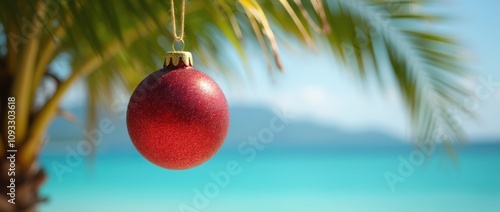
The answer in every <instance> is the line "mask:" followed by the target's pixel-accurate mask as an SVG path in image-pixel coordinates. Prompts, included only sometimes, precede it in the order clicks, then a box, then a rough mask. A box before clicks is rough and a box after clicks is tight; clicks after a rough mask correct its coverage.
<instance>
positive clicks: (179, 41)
mask: <svg viewBox="0 0 500 212" xmlns="http://www.w3.org/2000/svg"><path fill="white" fill-rule="evenodd" d="M176 43H181V45H182V46H181V50H177V49H176V48H175V46H176V45H175V44H176ZM172 50H174V52H176V51H184V40H174V42H172Z"/></svg>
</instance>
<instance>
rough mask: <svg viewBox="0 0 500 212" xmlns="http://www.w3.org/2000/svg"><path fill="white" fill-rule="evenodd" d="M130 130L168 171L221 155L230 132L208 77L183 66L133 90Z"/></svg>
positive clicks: (224, 104) (155, 75) (216, 89)
mask: <svg viewBox="0 0 500 212" xmlns="http://www.w3.org/2000/svg"><path fill="white" fill-rule="evenodd" d="M127 128H128V133H129V135H130V138H131V140H132V142H133V144H134V146H135V147H136V148H137V150H138V151H139V152H140V153H141V154H142V155H143V156H144V157H145V158H146V159H148V160H149V161H151V162H152V163H154V164H156V165H158V166H161V167H164V168H168V169H188V168H192V167H195V166H198V165H200V164H202V163H204V162H205V161H207V160H208V159H210V158H211V157H212V156H213V155H214V154H215V153H216V152H217V150H219V148H220V146H221V145H222V143H223V142H224V139H225V137H226V134H227V131H228V128H229V110H228V105H227V101H226V98H225V96H224V94H223V93H222V90H221V89H220V88H219V86H218V85H217V84H216V83H215V82H214V81H213V80H212V79H211V78H210V77H209V76H207V75H206V74H204V73H202V72H200V71H198V70H196V69H194V68H193V67H191V66H185V65H184V63H182V61H180V63H179V66H177V67H172V66H169V67H166V68H163V69H161V70H158V71H156V72H154V73H152V74H151V75H149V76H148V77H146V78H145V79H144V80H143V81H142V82H141V83H140V84H139V86H138V87H137V88H136V89H135V91H134V92H133V94H132V96H131V99H130V102H129V104H128V110H127Z"/></svg>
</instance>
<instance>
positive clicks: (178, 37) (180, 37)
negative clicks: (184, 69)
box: [170, 0, 186, 51]
mask: <svg viewBox="0 0 500 212" xmlns="http://www.w3.org/2000/svg"><path fill="white" fill-rule="evenodd" d="M170 7H171V15H172V32H173V36H174V42H173V43H172V49H173V50H174V51H176V50H175V42H176V41H180V42H182V50H184V40H183V38H184V16H185V14H186V0H182V5H181V8H182V9H181V18H180V19H181V20H180V22H181V31H180V34H177V25H176V21H175V5H174V0H170Z"/></svg>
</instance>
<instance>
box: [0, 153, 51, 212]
mask: <svg viewBox="0 0 500 212" xmlns="http://www.w3.org/2000/svg"><path fill="white" fill-rule="evenodd" d="M17 165H18V164H16V168H17ZM10 167H11V164H10V161H5V160H4V161H3V162H2V164H1V169H0V170H1V172H2V175H1V177H0V184H1V185H6V186H2V187H1V188H0V190H1V195H0V211H3V212H36V211H37V206H38V204H39V203H40V202H44V201H46V200H47V199H46V198H42V197H40V196H39V189H40V187H41V185H42V184H43V183H44V182H45V181H46V179H47V175H46V174H45V171H44V170H43V169H42V168H41V167H40V166H39V164H38V162H37V161H35V162H33V163H32V164H31V166H30V167H27V169H25V170H23V169H20V170H19V171H17V170H16V173H15V178H11V176H8V174H7V173H8V172H9V168H10ZM21 168H22V167H21ZM11 179H15V182H12V180H11ZM9 201H10V202H9ZM12 203H15V204H12Z"/></svg>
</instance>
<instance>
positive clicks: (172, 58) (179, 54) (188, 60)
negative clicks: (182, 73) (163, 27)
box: [163, 51, 193, 67]
mask: <svg viewBox="0 0 500 212" xmlns="http://www.w3.org/2000/svg"><path fill="white" fill-rule="evenodd" d="M180 60H182V62H183V63H184V64H185V65H186V66H193V55H192V54H191V52H185V51H170V52H167V54H165V61H164V62H163V66H164V67H167V66H169V65H173V66H178V65H179V61H180Z"/></svg>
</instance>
